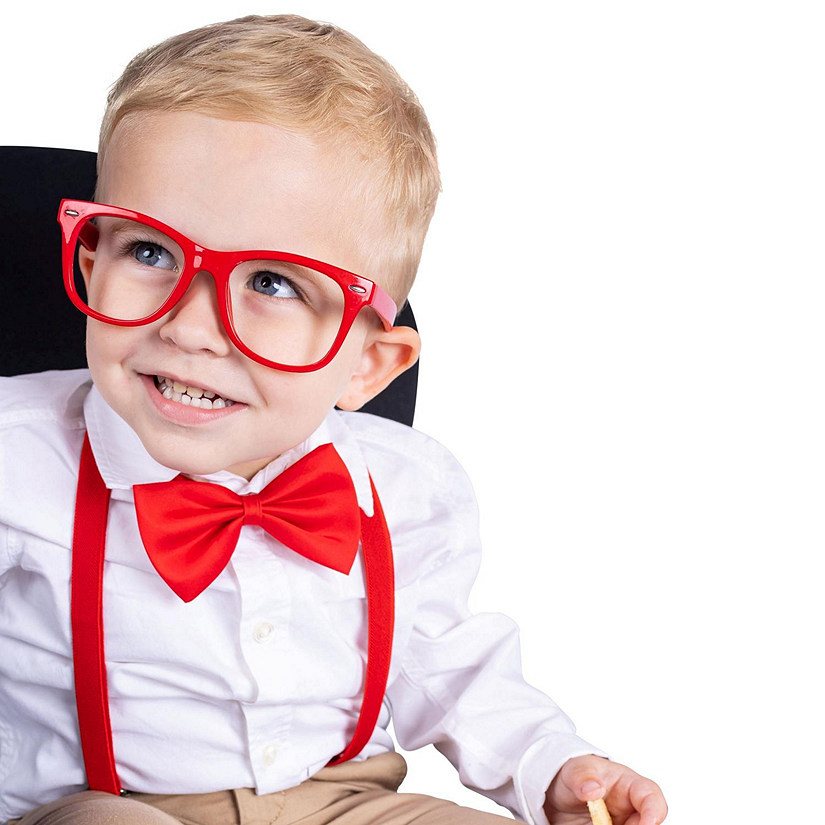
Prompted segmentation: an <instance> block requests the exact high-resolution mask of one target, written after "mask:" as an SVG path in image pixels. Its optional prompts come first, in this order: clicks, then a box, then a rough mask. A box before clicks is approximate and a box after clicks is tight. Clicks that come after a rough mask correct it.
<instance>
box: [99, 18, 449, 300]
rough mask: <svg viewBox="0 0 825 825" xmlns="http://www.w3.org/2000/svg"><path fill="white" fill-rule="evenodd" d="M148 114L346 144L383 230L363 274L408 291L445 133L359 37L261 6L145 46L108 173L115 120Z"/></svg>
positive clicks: (354, 183)
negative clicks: (180, 114)
mask: <svg viewBox="0 0 825 825" xmlns="http://www.w3.org/2000/svg"><path fill="white" fill-rule="evenodd" d="M138 111H195V112H198V113H200V114H205V115H209V116H213V117H221V118H225V119H229V120H248V121H256V122H260V123H268V124H272V125H276V126H280V127H282V128H287V129H293V130H296V131H299V132H302V133H306V134H308V135H309V136H311V137H313V138H314V139H317V140H319V141H322V142H323V141H326V142H327V143H329V144H331V145H334V146H336V147H340V148H341V149H343V150H345V151H346V152H347V153H348V154H349V155H350V156H351V157H353V158H354V159H355V160H356V163H355V164H354V165H352V166H353V168H354V169H355V170H356V171H355V173H354V174H352V175H351V179H350V181H349V183H350V191H351V192H352V195H353V197H354V198H355V199H356V202H358V203H359V205H360V206H361V207H363V212H362V215H363V216H364V218H365V219H366V220H367V221H368V222H370V223H372V224H374V225H375V226H376V227H377V228H378V229H379V233H380V235H379V237H381V239H382V240H381V242H380V244H379V245H378V248H375V249H373V248H368V249H367V248H365V249H364V250H363V252H364V253H365V260H367V261H368V262H369V263H368V265H369V267H370V268H371V269H370V271H369V272H363V273H359V274H363V275H366V276H367V277H372V278H376V277H377V278H379V279H380V280H381V282H382V285H383V286H384V287H385V288H386V289H388V291H389V292H390V294H391V295H392V296H393V297H394V298H395V299H396V301H397V302H398V303H399V304H400V303H401V301H403V299H405V298H406V296H407V293H408V292H409V289H410V287H411V286H412V282H413V279H414V278H415V273H416V270H417V268H418V262H419V260H420V257H421V248H422V245H423V243H424V236H425V234H426V232H427V227H428V226H429V223H430V218H431V217H432V214H433V210H434V209H435V202H436V199H437V197H438V193H439V191H440V179H439V173H438V165H437V161H436V149H435V140H434V138H433V135H432V132H431V130H430V126H429V123H428V121H427V117H426V115H425V114H424V110H423V108H422V107H421V105H420V103H419V102H418V99H417V98H416V96H415V95H414V94H413V92H412V91H411V90H410V88H409V87H408V86H407V85H406V83H404V81H403V80H402V79H401V78H400V77H399V75H398V73H397V72H396V71H395V69H393V68H392V66H390V65H389V63H387V62H386V61H385V60H384V59H383V58H381V57H379V56H378V55H376V54H375V53H373V52H372V51H370V50H369V49H368V48H367V47H366V46H365V45H364V44H363V43H362V42H361V41H360V40H358V39H357V38H355V37H353V36H352V35H351V34H349V33H348V32H346V31H344V30H342V29H339V28H337V27H335V26H332V25H330V24H328V23H318V22H314V21H311V20H307V19H305V18H303V17H298V16H295V15H278V16H256V15H252V16H248V17H241V18H238V19H237V20H230V21H228V22H225V23H215V24H213V25H209V26H204V27H202V28H199V29H195V30H193V31H189V32H185V33H183V34H179V35H176V36H175V37H171V38H169V39H168V40H165V41H164V42H162V43H160V44H158V45H157V46H153V47H152V48H149V49H147V50H146V51H144V52H141V53H140V54H138V55H137V56H136V57H135V58H134V59H133V60H132V61H131V62H130V63H129V65H128V66H127V67H126V69H125V70H124V72H123V74H122V75H121V76H120V78H119V79H118V80H117V82H116V83H115V85H114V86H113V87H112V89H111V91H110V93H109V97H108V102H107V106H106V112H105V114H104V117H103V123H102V125H101V130H100V143H99V149H98V174H100V172H101V170H102V168H103V159H104V157H105V154H106V147H107V146H108V143H109V140H110V139H111V136H112V133H113V132H114V129H115V127H116V126H117V124H118V123H119V122H120V121H121V120H122V119H123V118H124V117H126V115H129V114H131V113H133V112H138ZM365 237H366V234H365ZM364 242H365V243H366V241H364ZM331 263H334V261H331Z"/></svg>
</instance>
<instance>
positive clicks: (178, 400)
mask: <svg viewBox="0 0 825 825" xmlns="http://www.w3.org/2000/svg"><path fill="white" fill-rule="evenodd" d="M153 381H154V384H155V389H156V390H157V391H158V392H159V393H160V394H161V395H162V396H163V397H164V398H165V399H166V400H167V401H172V402H173V403H175V404H180V405H182V406H184V407H195V408H197V409H202V410H223V409H225V408H226V407H231V406H232V405H233V404H235V403H236V402H235V401H234V400H233V399H231V398H225V397H223V396H221V395H218V394H217V393H216V392H213V391H212V390H207V389H203V388H202V387H195V386H192V385H191V384H183V383H181V382H180V381H176V380H175V379H174V378H168V377H167V376H164V375H155V376H154V377H153Z"/></svg>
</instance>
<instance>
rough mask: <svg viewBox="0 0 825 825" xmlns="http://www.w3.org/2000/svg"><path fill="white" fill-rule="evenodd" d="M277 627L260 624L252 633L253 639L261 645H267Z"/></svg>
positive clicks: (269, 624) (267, 623) (268, 623)
mask: <svg viewBox="0 0 825 825" xmlns="http://www.w3.org/2000/svg"><path fill="white" fill-rule="evenodd" d="M273 630H275V627H274V626H273V625H272V624H271V623H270V622H258V624H256V625H255V629H254V630H253V631H252V638H253V639H254V640H255V641H256V642H257V643H258V644H260V645H263V644H266V643H267V642H268V641H269V640H270V639H271V638H272V631H273Z"/></svg>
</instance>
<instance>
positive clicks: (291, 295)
mask: <svg viewBox="0 0 825 825" xmlns="http://www.w3.org/2000/svg"><path fill="white" fill-rule="evenodd" d="M57 220H58V222H59V223H60V226H61V228H62V230H63V283H64V285H65V287H66V292H67V293H68V295H69V298H71V300H72V303H73V304H74V305H75V306H76V307H77V308H78V309H79V310H81V311H82V312H85V313H86V315H88V316H90V317H91V318H95V319H97V320H98V321H104V322H106V323H107V324H115V325H116V326H123V327H133V326H140V325H143V324H151V323H152V322H153V321H157V320H158V319H159V318H161V317H162V316H163V315H165V314H166V313H167V312H169V311H170V310H171V309H172V308H173V307H174V306H175V304H176V303H177V302H178V301H179V300H180V299H181V297H182V296H183V294H184V293H185V292H186V290H187V289H188V288H189V285H190V284H191V282H192V279H193V278H194V277H195V275H196V274H197V273H198V272H208V273H209V274H210V275H211V276H212V277H213V278H214V280H215V289H216V291H217V295H218V307H219V310H220V315H221V321H222V322H223V326H224V329H225V330H226V333H227V335H228V336H229V338H230V340H231V341H232V343H233V344H234V345H235V346H236V347H237V348H238V349H239V350H240V351H241V352H242V353H243V354H244V355H246V356H248V357H249V358H251V359H253V360H254V361H257V362H258V363H259V364H263V365H265V366H267V367H272V368H273V369H278V370H286V371H288V372H310V371H312V370H317V369H320V368H321V367H324V366H326V365H327V364H328V363H329V362H330V361H331V360H332V359H333V358H334V357H335V355H336V354H337V352H338V350H339V349H340V347H341V344H342V343H343V341H344V339H345V338H346V336H347V333H349V331H350V328H351V327H352V324H353V322H354V321H355V318H356V316H357V315H358V313H359V312H360V311H361V310H362V309H364V308H365V307H370V308H371V309H372V310H374V311H375V312H376V313H377V315H378V317H379V318H380V319H381V323H382V324H383V325H384V329H387V330H389V329H392V326H393V322H394V320H395V315H396V312H397V308H396V306H395V303H394V302H393V300H392V298H390V296H389V295H387V293H386V292H384V290H382V289H381V288H380V287H379V286H377V285H376V284H375V283H374V282H373V281H370V280H369V279H367V278H362V277H361V276H360V275H355V274H354V273H352V272H347V270H345V269H340V268H339V267H337V266H333V265H332V264H327V263H324V262H323V261H316V260H313V259H312V258H305V257H303V256H302V255H294V254H292V253H291V252H273V251H270V250H259V249H256V250H243V251H237V252H219V251H216V250H213V249H207V248H206V247H203V246H201V245H200V244H197V243H195V242H194V241H192V240H190V239H189V238H187V237H186V236H185V235H182V234H181V233H180V232H178V231H177V230H175V229H172V227H170V226H167V225H166V224H164V223H161V222H160V221H157V220H155V219H154V218H151V217H149V216H148V215H142V214H141V213H140V212H134V211H133V210H131V209H122V208H120V207H118V206H107V205H106V204H101V203H90V202H88V201H76V200H64V201H62V202H61V204H60V209H59V211H58V215H57Z"/></svg>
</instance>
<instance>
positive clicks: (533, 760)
mask: <svg viewBox="0 0 825 825" xmlns="http://www.w3.org/2000/svg"><path fill="white" fill-rule="evenodd" d="M588 754H595V755H596V756H604V757H605V758H609V757H608V756H607V754H606V753H604V751H600V750H599V749H598V748H594V747H593V746H592V745H590V744H588V743H587V742H585V741H584V739H581V738H579V737H578V736H576V735H575V734H573V733H570V734H563V733H562V734H554V735H552V736H548V737H545V738H544V739H539V740H538V742H535V743H533V745H531V746H530V747H529V748H528V749H527V751H526V753H525V754H524V756H523V757H522V758H521V760H520V761H519V764H518V768H517V769H516V774H515V776H514V778H513V779H514V785H515V791H516V799H517V800H518V805H519V808H520V810H521V814H522V816H523V817H524V821H525V822H526V823H528V825H550V824H549V822H548V820H547V817H546V816H545V815H544V799H545V796H546V795H547V789H548V788H549V787H550V783H551V782H552V781H553V777H554V776H555V775H556V774H557V773H558V772H559V770H560V769H561V766H562V765H563V764H564V763H565V762H566V761H567V760H568V759H572V758H573V757H574V756H587V755H588Z"/></svg>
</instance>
